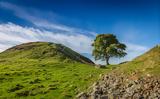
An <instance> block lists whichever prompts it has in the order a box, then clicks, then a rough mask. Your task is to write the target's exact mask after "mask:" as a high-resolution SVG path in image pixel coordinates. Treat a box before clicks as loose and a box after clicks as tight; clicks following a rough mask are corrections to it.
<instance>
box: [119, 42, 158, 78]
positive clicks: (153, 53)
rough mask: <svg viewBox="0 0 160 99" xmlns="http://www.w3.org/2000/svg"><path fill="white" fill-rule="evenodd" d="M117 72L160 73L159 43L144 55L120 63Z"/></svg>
mask: <svg viewBox="0 0 160 99" xmlns="http://www.w3.org/2000/svg"><path fill="white" fill-rule="evenodd" d="M116 72H123V73H124V74H132V73H133V72H137V73H139V75H141V76H143V75H147V74H149V75H154V76H159V75H160V46H159V45H157V46H155V47H154V48H152V49H151V50H149V51H148V52H146V53H144V54H143V55H141V56H139V57H137V58H135V59H134V60H132V61H130V62H127V63H125V64H122V65H120V67H119V68H117V71H116Z"/></svg>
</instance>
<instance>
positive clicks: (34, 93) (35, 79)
mask: <svg viewBox="0 0 160 99" xmlns="http://www.w3.org/2000/svg"><path fill="white" fill-rule="evenodd" d="M77 57H78V58H77ZM82 63H83V64H82ZM84 63H85V64H84ZM86 63H87V64H86ZM90 64H91V65H90ZM92 65H93V63H92V61H90V60H89V59H88V58H86V57H84V56H81V55H80V54H78V53H77V52H75V51H73V50H71V49H70V48H67V47H65V46H63V45H59V44H54V43H47V42H31V43H25V44H21V45H18V46H15V47H12V48H10V49H7V50H6V51H4V52H2V53H0V99H72V98H74V97H75V95H76V94H77V93H79V92H80V91H83V90H86V88H87V87H88V86H89V85H91V83H92V82H94V81H96V80H97V79H98V76H99V75H100V74H102V73H105V72H107V71H109V69H100V68H99V69H98V68H95V67H94V66H92Z"/></svg>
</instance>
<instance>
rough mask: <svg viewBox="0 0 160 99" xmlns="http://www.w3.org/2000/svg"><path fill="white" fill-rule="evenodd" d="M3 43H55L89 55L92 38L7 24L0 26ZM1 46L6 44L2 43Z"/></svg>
mask: <svg viewBox="0 0 160 99" xmlns="http://www.w3.org/2000/svg"><path fill="white" fill-rule="evenodd" d="M4 41H5V42H7V41H11V42H10V43H11V45H13V44H20V43H24V42H31V41H47V42H56V43H62V44H64V45H66V46H68V47H71V48H73V49H74V50H76V51H78V52H80V53H90V51H91V45H90V44H91V42H92V38H90V37H88V36H85V35H82V34H76V35H68V34H58V33H54V32H51V31H46V30H40V29H36V28H31V27H22V26H19V25H16V24H13V23H7V24H0V44H2V43H3V42H4ZM3 45H6V44H4V43H3ZM0 47H1V46H0ZM8 47H10V46H8ZM8 47H2V48H1V49H6V48H8Z"/></svg>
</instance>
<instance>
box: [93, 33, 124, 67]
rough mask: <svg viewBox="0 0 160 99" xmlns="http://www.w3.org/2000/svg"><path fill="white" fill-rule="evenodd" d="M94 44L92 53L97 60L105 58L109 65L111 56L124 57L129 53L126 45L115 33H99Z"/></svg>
mask: <svg viewBox="0 0 160 99" xmlns="http://www.w3.org/2000/svg"><path fill="white" fill-rule="evenodd" d="M92 46H93V47H94V49H93V52H92V55H93V56H94V58H95V60H102V61H104V60H105V61H106V64H107V65H109V59H110V58H111V57H124V56H125V55H126V54H127V53H126V52H125V49H126V45H125V44H123V43H120V42H119V41H118V40H117V38H116V36H115V35H113V34H99V35H97V36H96V39H95V40H94V42H93V44H92Z"/></svg>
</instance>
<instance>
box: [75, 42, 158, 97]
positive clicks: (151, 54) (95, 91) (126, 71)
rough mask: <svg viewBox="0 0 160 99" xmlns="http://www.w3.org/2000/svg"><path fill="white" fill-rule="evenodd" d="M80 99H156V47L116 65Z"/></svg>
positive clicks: (80, 95)
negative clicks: (131, 59)
mask: <svg viewBox="0 0 160 99" xmlns="http://www.w3.org/2000/svg"><path fill="white" fill-rule="evenodd" d="M88 90H89V91H88V93H80V94H79V95H78V96H77V97H79V98H82V99H92V98H93V99H114V98H115V99H160V46H159V45H157V46H156V47H154V48H152V49H151V50H150V51H148V52H146V53H144V54H143V55H141V56H139V57H137V58H135V59H134V60H133V61H131V62H127V63H124V64H121V65H119V66H117V68H116V69H115V70H113V71H111V72H110V73H108V74H105V75H103V76H102V77H101V78H100V80H99V81H97V82H95V83H94V84H93V85H92V86H91V87H90V89H88Z"/></svg>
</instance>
